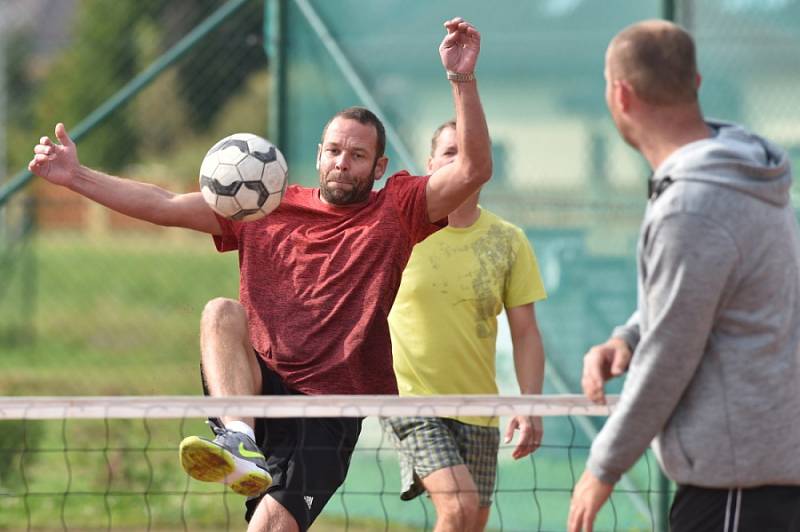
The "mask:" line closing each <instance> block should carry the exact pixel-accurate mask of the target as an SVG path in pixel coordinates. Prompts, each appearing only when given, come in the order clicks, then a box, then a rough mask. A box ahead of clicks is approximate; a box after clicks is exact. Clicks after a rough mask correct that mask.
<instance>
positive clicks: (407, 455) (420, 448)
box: [381, 417, 500, 506]
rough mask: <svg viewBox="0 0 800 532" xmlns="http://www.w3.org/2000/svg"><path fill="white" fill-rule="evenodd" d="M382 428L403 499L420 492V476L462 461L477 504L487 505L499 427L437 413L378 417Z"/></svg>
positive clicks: (490, 496) (493, 481)
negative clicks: (395, 458) (391, 446)
mask: <svg viewBox="0 0 800 532" xmlns="http://www.w3.org/2000/svg"><path fill="white" fill-rule="evenodd" d="M381 425H383V429H384V432H385V433H386V435H387V436H388V438H389V439H390V440H391V441H392V443H393V444H394V446H395V448H396V449H397V452H398V454H399V459H400V478H401V483H402V485H401V493H400V498H401V499H403V500H404V501H407V500H411V499H413V498H414V497H416V496H417V495H419V494H421V493H423V492H424V491H425V488H424V487H423V485H422V482H421V480H420V479H423V478H425V477H426V476H428V475H430V474H431V473H433V472H434V471H438V470H439V469H443V468H446V467H453V466H457V465H461V464H464V465H466V466H467V468H468V469H469V471H470V473H471V474H472V479H473V481H474V482H475V485H476V486H477V487H478V494H479V498H480V505H481V506H491V504H492V492H494V484H495V477H496V474H497V451H498V449H499V447H500V431H499V430H498V428H497V427H482V426H478V425H469V424H466V423H461V422H460V421H456V420H454V419H448V418H441V417H390V418H381Z"/></svg>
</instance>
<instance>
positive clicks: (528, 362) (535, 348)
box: [514, 335, 544, 395]
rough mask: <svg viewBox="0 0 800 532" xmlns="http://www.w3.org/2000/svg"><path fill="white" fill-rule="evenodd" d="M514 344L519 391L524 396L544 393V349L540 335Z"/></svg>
mask: <svg viewBox="0 0 800 532" xmlns="http://www.w3.org/2000/svg"><path fill="white" fill-rule="evenodd" d="M519 343H520V344H521V345H517V342H515V343H514V369H515V370H516V373H517V383H518V384H519V391H520V393H521V394H524V395H538V394H541V393H542V384H543V382H544V347H543V346H542V339H541V337H540V336H538V335H535V336H534V335H531V337H530V338H526V339H524V340H519Z"/></svg>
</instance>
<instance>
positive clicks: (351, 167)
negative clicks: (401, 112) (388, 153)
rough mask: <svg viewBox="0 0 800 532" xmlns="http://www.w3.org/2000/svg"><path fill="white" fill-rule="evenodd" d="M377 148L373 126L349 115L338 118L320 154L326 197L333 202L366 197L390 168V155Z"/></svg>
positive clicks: (321, 183)
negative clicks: (383, 155)
mask: <svg viewBox="0 0 800 532" xmlns="http://www.w3.org/2000/svg"><path fill="white" fill-rule="evenodd" d="M376 149H377V133H376V131H375V128H374V127H373V126H371V125H367V124H361V123H360V122H358V121H357V120H352V119H347V118H341V117H339V118H336V119H334V120H333V121H332V122H331V123H330V124H329V125H328V129H327V131H326V132H325V138H324V139H323V142H322V144H320V146H319V152H318V154H317V169H318V170H319V188H320V195H321V197H322V199H323V201H325V202H326V203H330V204H332V205H351V204H354V203H362V202H364V201H366V200H367V199H368V198H369V193H370V192H371V191H372V188H373V186H374V185H375V181H377V180H378V179H380V177H381V176H382V175H383V172H384V170H385V169H386V158H385V157H378V156H377V154H376V153H375V152H376Z"/></svg>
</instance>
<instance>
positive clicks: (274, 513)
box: [247, 495, 299, 532]
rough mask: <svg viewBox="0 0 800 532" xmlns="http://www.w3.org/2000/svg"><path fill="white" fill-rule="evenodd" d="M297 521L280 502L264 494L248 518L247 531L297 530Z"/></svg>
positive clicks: (295, 531) (292, 531)
mask: <svg viewBox="0 0 800 532" xmlns="http://www.w3.org/2000/svg"><path fill="white" fill-rule="evenodd" d="M298 531H299V527H298V526H297V521H295V520H294V517H292V514H290V513H289V510H287V509H286V508H284V507H283V505H282V504H281V503H279V502H278V501H276V500H275V499H273V498H272V497H270V496H269V495H266V496H264V498H263V499H261V502H260V503H258V508H256V511H255V512H254V513H253V517H252V518H251V519H250V525H249V526H248V527H247V532H298Z"/></svg>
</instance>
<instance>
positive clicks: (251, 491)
mask: <svg viewBox="0 0 800 532" xmlns="http://www.w3.org/2000/svg"><path fill="white" fill-rule="evenodd" d="M179 452H180V459H181V466H182V467H183V469H184V471H186V473H188V474H189V476H190V477H192V478H194V479H197V480H201V481H203V482H222V483H224V484H227V485H229V486H230V487H231V490H233V491H235V492H236V493H238V494H240V495H245V496H247V497H254V496H257V495H261V494H262V493H264V492H265V491H266V490H267V488H269V487H270V485H271V484H272V477H271V476H270V474H269V473H267V472H266V471H264V470H263V469H261V468H260V467H258V466H257V465H255V464H253V463H252V462H248V461H247V460H242V459H241V458H237V457H236V456H234V455H232V454H231V453H230V452H228V451H226V450H225V449H223V448H222V447H220V446H219V445H216V444H215V443H212V442H210V441H208V440H204V439H203V438H199V437H197V436H189V437H187V438H184V439H183V441H182V442H181V445H180V451H179Z"/></svg>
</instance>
